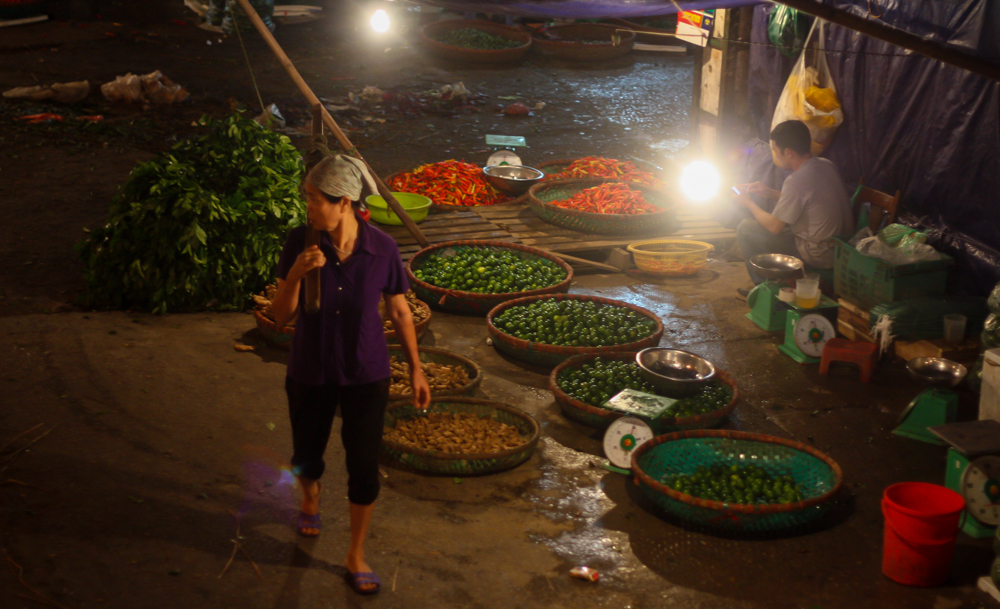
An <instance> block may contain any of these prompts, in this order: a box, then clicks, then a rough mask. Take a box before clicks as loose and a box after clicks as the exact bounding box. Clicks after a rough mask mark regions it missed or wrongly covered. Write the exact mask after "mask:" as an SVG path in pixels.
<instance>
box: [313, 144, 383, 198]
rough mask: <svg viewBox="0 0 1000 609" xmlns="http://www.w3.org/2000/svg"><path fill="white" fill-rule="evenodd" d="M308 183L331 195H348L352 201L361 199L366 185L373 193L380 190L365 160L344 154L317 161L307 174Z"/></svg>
mask: <svg viewBox="0 0 1000 609" xmlns="http://www.w3.org/2000/svg"><path fill="white" fill-rule="evenodd" d="M306 183H307V184H312V185H313V186H314V187H315V188H317V189H318V190H320V191H321V192H324V193H326V194H328V195H330V196H331V197H344V196H346V197H347V198H349V199H350V200H351V201H360V200H361V189H362V187H363V186H365V185H367V186H368V188H369V190H371V192H372V193H377V192H378V188H377V187H376V186H375V180H374V179H372V176H371V174H370V173H368V166H367V165H365V163H364V161H361V160H359V159H355V158H353V157H349V156H347V155H343V154H334V155H331V156H328V157H326V158H325V159H323V160H322V161H320V162H319V163H316V166H315V167H313V168H312V170H311V171H310V172H309V174H308V175H307V176H306Z"/></svg>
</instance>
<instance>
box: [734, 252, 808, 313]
mask: <svg viewBox="0 0 1000 609" xmlns="http://www.w3.org/2000/svg"><path fill="white" fill-rule="evenodd" d="M750 266H751V267H752V268H753V269H754V271H755V272H756V273H757V274H758V275H760V276H761V277H764V278H765V279H767V280H768V281H765V282H764V283H761V284H758V285H757V286H756V287H754V289H752V290H750V293H749V294H747V304H748V305H750V312H749V313H747V319H749V320H750V321H752V322H753V323H755V324H757V325H758V326H760V328H761V329H762V330H766V331H768V332H777V331H778V330H780V329H782V328H783V327H784V326H785V313H786V312H787V311H788V309H789V306H788V305H789V303H787V302H782V301H781V299H780V298H779V294H780V293H781V288H783V287H787V286H786V285H785V284H784V283H783V282H784V281H785V280H787V279H792V278H794V277H801V276H802V272H803V271H802V268H803V267H802V261H801V260H799V259H798V258H796V257H795V256H786V255H784V254H757V255H756V256H754V257H752V258H751V259H750ZM772 280H775V281H772Z"/></svg>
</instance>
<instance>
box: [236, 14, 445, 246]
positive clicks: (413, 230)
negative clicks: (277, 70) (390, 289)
mask: <svg viewBox="0 0 1000 609" xmlns="http://www.w3.org/2000/svg"><path fill="white" fill-rule="evenodd" d="M237 2H239V3H240V6H241V7H242V8H243V11H244V12H245V13H246V14H247V17H249V18H250V21H251V22H252V23H253V25H254V27H255V28H257V31H258V32H260V35H261V36H262V37H263V38H264V42H266V43H267V46H269V47H271V51H272V52H274V55H275V57H277V58H278V61H279V62H280V63H281V65H282V67H284V68H285V71H286V72H288V75H289V76H291V77H292V80H293V81H294V82H295V85H296V86H297V87H298V88H299V91H301V92H302V95H304V96H305V98H306V100H307V101H308V102H309V106H310V107H315V106H316V105H317V104H318V105H319V106H320V110H321V112H322V115H323V124H324V125H326V128H327V129H329V130H330V133H332V134H333V136H334V137H335V138H337V141H338V142H339V143H340V146H341V147H342V148H343V149H344V150H345V151H346V152H347V154H350V155H352V156H354V157H357V158H358V159H360V160H361V161H362V162H364V163H365V165H368V163H367V161H365V160H364V158H362V156H361V153H360V152H358V149H357V148H355V147H354V144H352V143H351V141H350V140H348V139H347V136H346V135H344V132H343V131H341V130H340V127H339V126H338V125H337V123H336V121H334V120H333V117H332V116H330V113H329V112H327V111H326V108H324V107H323V105H322V104H321V103H320V101H319V98H318V97H316V94H315V93H313V92H312V89H310V88H309V85H308V84H306V81H305V80H303V79H302V76H301V75H300V74H299V71H298V70H296V69H295V66H294V65H292V62H291V60H289V59H288V55H285V52H284V51H283V50H282V49H281V45H279V44H278V41H277V40H275V39H274V36H273V35H271V32H270V30H268V29H267V26H266V25H264V22H263V21H261V19H260V16H259V15H258V14H257V11H256V10H254V8H253V7H252V6H250V2H249V1H248V0H237ZM236 27H239V26H236ZM368 172H369V173H371V175H372V178H374V179H375V185H376V186H377V187H378V193H379V194H380V195H382V198H383V199H385V202H386V203H388V204H389V208H390V209H391V210H392V211H393V212H394V213H395V214H396V215H397V216H399V219H400V220H402V221H403V224H404V225H405V226H406V228H407V230H409V231H410V234H411V235H413V238H414V239H416V240H417V243H419V244H420V247H427V246H428V245H430V241H428V240H427V237H425V236H424V234H423V233H422V232H420V229H419V228H417V223H416V222H414V221H413V218H411V217H410V215H409V214H407V213H406V212H405V211H403V207H402V206H401V205H400V204H399V202H398V201H396V197H394V196H392V192H390V191H389V187H388V186H386V185H385V183H383V182H382V178H380V177H378V175H376V173H375V172H374V171H373V170H372V168H371V165H368Z"/></svg>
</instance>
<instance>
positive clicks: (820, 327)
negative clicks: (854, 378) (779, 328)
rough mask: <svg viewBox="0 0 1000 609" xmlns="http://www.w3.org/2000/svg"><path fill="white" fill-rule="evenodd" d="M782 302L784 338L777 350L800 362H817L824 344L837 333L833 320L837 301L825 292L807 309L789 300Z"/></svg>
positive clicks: (821, 354) (835, 314)
mask: <svg viewBox="0 0 1000 609" xmlns="http://www.w3.org/2000/svg"><path fill="white" fill-rule="evenodd" d="M782 304H787V305H788V310H787V311H785V342H784V343H782V344H780V345H778V351H781V352H782V353H784V354H785V355H787V356H788V357H790V358H792V359H793V360H795V361H797V362H798V363H800V364H818V363H819V361H820V358H821V357H822V356H823V347H825V346H826V343H827V342H828V341H829V340H830V339H831V338H834V337H835V336H837V331H836V329H835V326H834V322H835V321H836V319H837V307H839V306H840V305H838V304H837V303H836V302H835V301H834V300H832V299H830V298H827V297H826V296H822V297H821V298H820V300H819V304H818V305H816V306H815V307H811V308H808V309H804V308H802V307H800V306H797V305H795V304H794V303H790V302H789V303H782ZM831 318H832V320H831Z"/></svg>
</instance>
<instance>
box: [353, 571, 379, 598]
mask: <svg viewBox="0 0 1000 609" xmlns="http://www.w3.org/2000/svg"><path fill="white" fill-rule="evenodd" d="M346 578H347V585H348V586H350V587H351V590H354V591H355V592H357V593H358V594H376V593H377V592H378V591H379V590H381V589H382V580H380V579H379V578H378V575H375V574H374V573H371V572H367V573H351V572H350V571H348V572H347V575H346ZM371 584H375V587H374V588H362V587H361V586H366V585H371Z"/></svg>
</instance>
